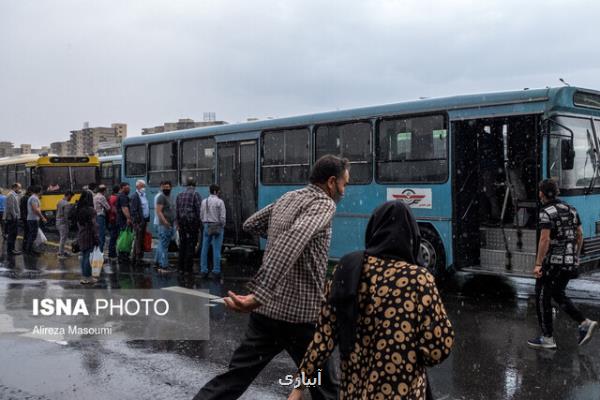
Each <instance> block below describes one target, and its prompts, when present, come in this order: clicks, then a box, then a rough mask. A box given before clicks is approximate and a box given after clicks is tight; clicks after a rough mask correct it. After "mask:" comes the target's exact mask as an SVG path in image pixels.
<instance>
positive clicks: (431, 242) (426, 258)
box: [419, 226, 446, 278]
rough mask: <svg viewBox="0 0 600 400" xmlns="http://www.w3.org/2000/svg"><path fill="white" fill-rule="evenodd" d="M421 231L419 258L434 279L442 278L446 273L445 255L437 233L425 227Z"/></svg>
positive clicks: (421, 227)
mask: <svg viewBox="0 0 600 400" xmlns="http://www.w3.org/2000/svg"><path fill="white" fill-rule="evenodd" d="M419 228H420V230H421V258H422V259H423V262H424V264H425V265H424V267H426V268H427V269H428V270H429V271H431V273H432V274H433V275H434V276H435V277H436V278H442V277H443V276H444V275H445V272H446V253H445V252H444V245H443V243H442V241H441V240H440V238H439V236H438V235H437V233H436V232H435V231H434V230H432V229H431V228H428V227H426V226H419Z"/></svg>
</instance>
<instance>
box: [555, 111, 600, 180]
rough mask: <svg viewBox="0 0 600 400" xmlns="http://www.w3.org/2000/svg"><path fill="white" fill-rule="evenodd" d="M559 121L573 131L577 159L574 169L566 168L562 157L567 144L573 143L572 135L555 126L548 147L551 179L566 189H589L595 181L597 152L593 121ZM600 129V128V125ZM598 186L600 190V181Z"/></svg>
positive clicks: (581, 119) (559, 119)
mask: <svg viewBox="0 0 600 400" xmlns="http://www.w3.org/2000/svg"><path fill="white" fill-rule="evenodd" d="M555 120H556V121H557V122H558V123H559V124H561V125H564V126H567V127H568V128H569V129H571V130H572V131H573V150H574V151H575V159H574V163H573V168H572V169H565V168H564V165H563V163H564V160H563V157H561V146H562V145H563V143H562V142H563V141H566V140H569V136H570V132H568V131H567V130H566V129H564V128H562V127H560V126H558V125H557V124H553V125H552V129H551V134H553V135H564V136H550V142H549V148H548V169H549V176H550V177H551V178H553V179H555V180H557V181H558V183H559V185H560V187H561V188H562V189H586V188H588V187H589V185H590V183H591V182H592V180H593V179H594V174H595V173H596V171H595V166H596V161H597V160H596V158H597V157H596V153H595V152H594V140H595V139H594V129H593V127H592V120H591V119H590V118H584V117H582V118H575V117H556V118H555ZM596 128H597V126H596ZM594 187H600V179H595V180H594Z"/></svg>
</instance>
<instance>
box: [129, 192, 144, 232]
mask: <svg viewBox="0 0 600 400" xmlns="http://www.w3.org/2000/svg"><path fill="white" fill-rule="evenodd" d="M130 200H131V201H130V203H129V212H130V213H131V222H133V224H134V225H139V224H141V223H142V222H144V210H143V209H142V200H140V195H139V194H138V192H137V191H134V192H133V194H132V195H131V197H130Z"/></svg>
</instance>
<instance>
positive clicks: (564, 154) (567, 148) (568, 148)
mask: <svg viewBox="0 0 600 400" xmlns="http://www.w3.org/2000/svg"><path fill="white" fill-rule="evenodd" d="M560 159H561V161H562V169H563V170H568V169H573V166H574V164H575V150H573V141H572V140H561V141H560Z"/></svg>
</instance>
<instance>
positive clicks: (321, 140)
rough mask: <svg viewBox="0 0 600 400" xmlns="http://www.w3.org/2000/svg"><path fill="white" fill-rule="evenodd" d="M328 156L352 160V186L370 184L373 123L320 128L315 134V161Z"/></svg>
mask: <svg viewBox="0 0 600 400" xmlns="http://www.w3.org/2000/svg"><path fill="white" fill-rule="evenodd" d="M326 154H334V155H337V156H339V157H345V158H347V159H348V160H350V164H351V173H350V184H353V183H370V182H371V176H372V170H373V168H372V156H371V154H372V153H371V123H370V122H353V123H348V124H340V125H323V126H319V127H318V128H317V130H316V132H315V160H318V159H319V158H320V157H322V156H324V155H326Z"/></svg>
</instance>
